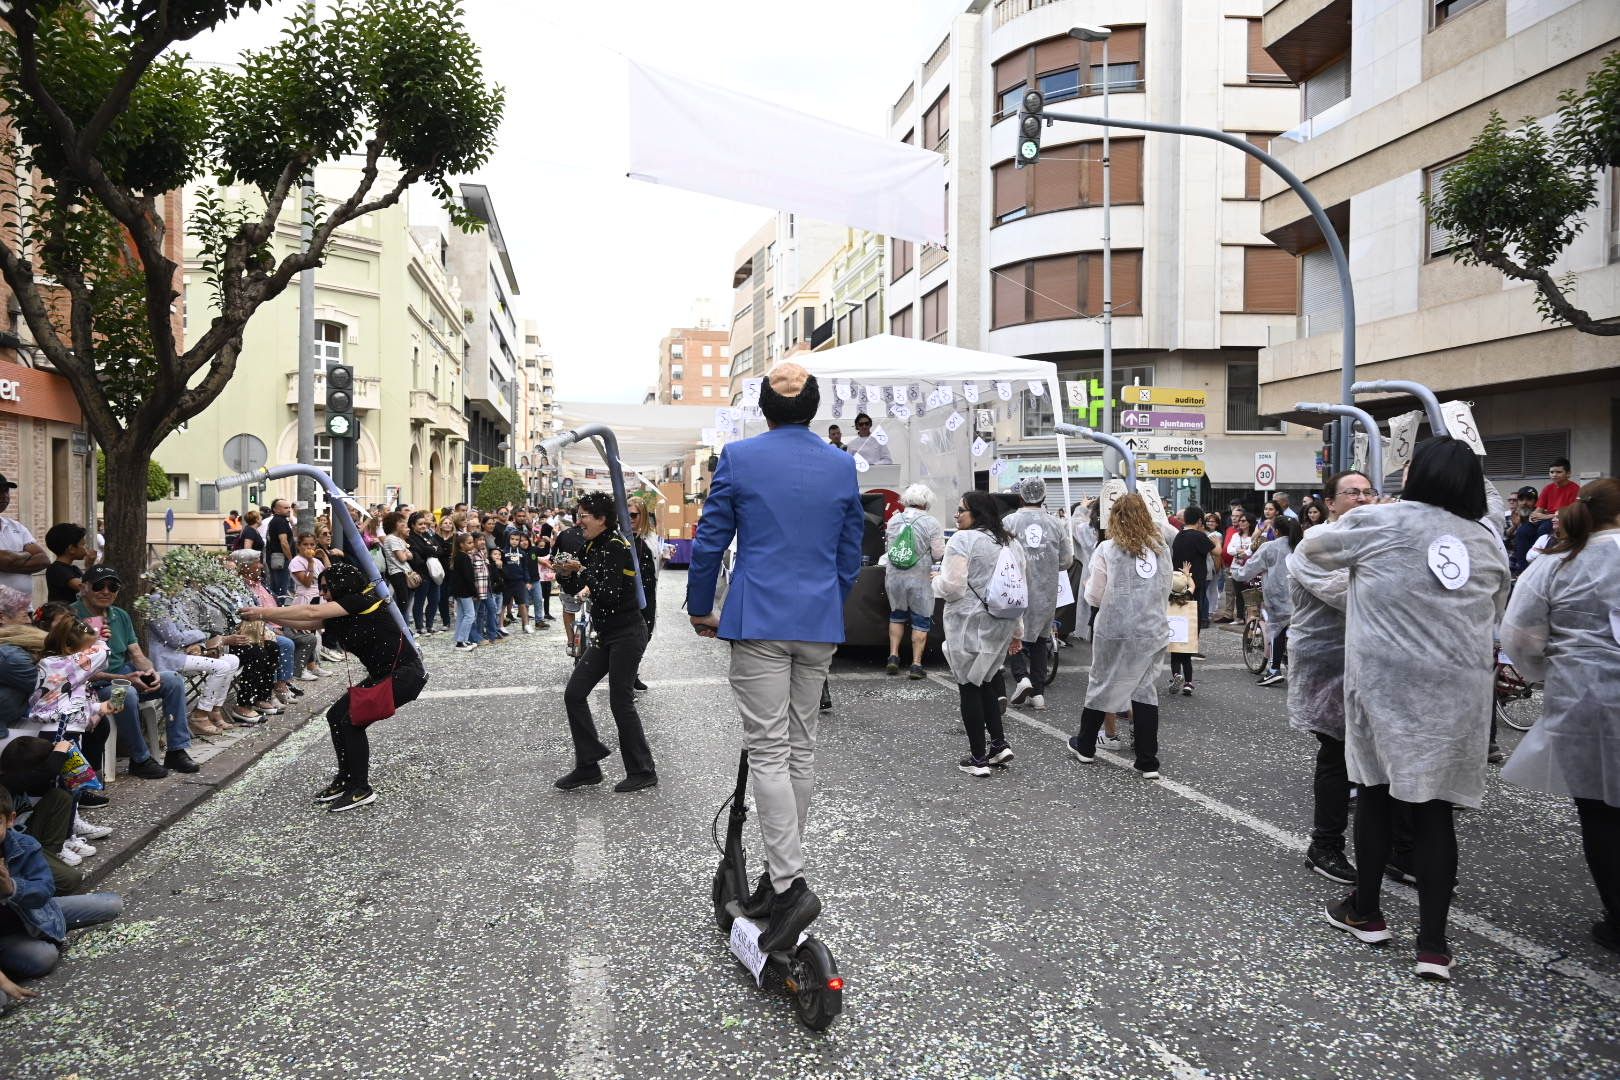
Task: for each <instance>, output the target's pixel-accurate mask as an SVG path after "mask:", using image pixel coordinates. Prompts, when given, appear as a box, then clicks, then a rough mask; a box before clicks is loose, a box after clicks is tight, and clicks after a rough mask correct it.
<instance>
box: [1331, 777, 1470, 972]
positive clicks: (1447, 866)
mask: <svg viewBox="0 0 1620 1080" xmlns="http://www.w3.org/2000/svg"><path fill="white" fill-rule="evenodd" d="M1403 811H1404V812H1405V814H1406V816H1407V818H1408V819H1409V821H1410V822H1411V828H1412V866H1411V869H1412V872H1413V873H1415V874H1416V875H1417V892H1418V938H1417V947H1418V951H1419V952H1435V953H1444V954H1446V955H1450V953H1451V950H1450V949H1449V948H1448V947H1447V945H1446V918H1447V916H1448V915H1449V914H1450V912H1451V896H1452V893H1453V892H1455V891H1456V889H1457V832H1456V828H1455V825H1454V823H1453V821H1452V809H1451V804H1450V803H1448V802H1444V801H1442V800H1440V799H1431V800H1430V801H1428V802H1423V803H1408V802H1402V801H1401V800H1400V799H1397V798H1394V797H1393V796H1391V795H1390V793H1389V785H1388V784H1378V785H1376V786H1374V787H1363V788H1362V789H1361V790H1360V792H1359V793H1358V794H1357V795H1356V896H1355V908H1356V914H1358V915H1362V916H1369V915H1377V914H1379V907H1378V896H1379V893H1380V892H1381V891H1382V889H1383V884H1384V867H1385V865H1386V864H1387V863H1388V862H1389V861H1390V855H1391V852H1392V850H1393V848H1394V846H1395V833H1396V828H1397V825H1398V817H1399V815H1400V814H1401V813H1402V812H1403Z"/></svg>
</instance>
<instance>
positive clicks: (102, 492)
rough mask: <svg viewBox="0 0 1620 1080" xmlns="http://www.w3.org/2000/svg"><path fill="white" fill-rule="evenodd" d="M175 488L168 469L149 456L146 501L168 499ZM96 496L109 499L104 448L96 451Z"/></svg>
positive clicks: (103, 499) (152, 501)
mask: <svg viewBox="0 0 1620 1080" xmlns="http://www.w3.org/2000/svg"><path fill="white" fill-rule="evenodd" d="M172 490H174V489H173V488H172V487H170V485H169V474H168V472H167V470H165V469H164V468H163V466H162V465H161V464H159V463H158V460H157V458H148V459H147V462H146V501H147V502H149V503H154V502H157V501H158V500H159V499H167V498H168V497H169V492H170V491H172ZM96 498H98V499H100V500H102V501H103V502H105V501H106V500H107V453H106V451H104V450H97V451H96Z"/></svg>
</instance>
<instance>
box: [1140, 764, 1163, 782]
mask: <svg viewBox="0 0 1620 1080" xmlns="http://www.w3.org/2000/svg"><path fill="white" fill-rule="evenodd" d="M1135 768H1136V771H1137V772H1138V773H1140V774H1141V776H1142V779H1144V780H1157V779H1158V778H1159V770H1158V769H1144V768H1142V767H1141V766H1135Z"/></svg>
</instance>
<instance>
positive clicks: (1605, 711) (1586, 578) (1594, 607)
mask: <svg viewBox="0 0 1620 1080" xmlns="http://www.w3.org/2000/svg"><path fill="white" fill-rule="evenodd" d="M1558 523H1559V526H1560V530H1559V531H1560V533H1561V534H1562V536H1563V539H1562V540H1560V541H1559V542H1558V543H1557V544H1555V545H1553V546H1552V547H1551V548H1549V549H1548V551H1547V553H1546V554H1545V555H1544V556H1543V557H1541V558H1540V559H1537V560H1536V561H1535V562H1533V563H1531V564H1530V567H1529V569H1527V570H1526V571H1525V572H1524V573H1523V574H1522V575H1520V577H1519V580H1518V582H1517V584H1515V586H1514V588H1513V599H1512V600H1511V601H1510V602H1509V603H1508V608H1507V615H1506V616H1505V617H1504V618H1503V620H1502V651H1503V652H1504V653H1506V654H1507V655H1508V656H1509V657H1511V658H1512V660H1513V664H1514V666H1515V667H1516V668H1518V669H1519V672H1520V674H1522V675H1523V676H1524V677H1525V678H1526V679H1530V680H1532V681H1538V682H1539V681H1545V682H1546V692H1545V697H1544V700H1543V705H1542V712H1541V718H1540V719H1539V720H1537V721H1536V725H1535V727H1533V728H1531V729H1530V732H1529V734H1527V735H1525V737H1524V738H1523V739H1522V740H1520V742H1519V748H1518V749H1517V750H1515V751H1514V752H1513V757H1512V758H1511V759H1509V761H1508V763H1507V766H1506V767H1505V768H1503V770H1502V778H1503V779H1504V780H1508V781H1510V782H1512V783H1515V784H1518V785H1520V786H1521V787H1527V788H1534V789H1535V790H1537V791H1550V792H1552V793H1553V794H1555V795H1569V796H1571V797H1573V798H1574V800H1575V809H1576V812H1577V813H1578V814H1579V815H1580V819H1581V840H1582V844H1583V846H1584V848H1585V850H1586V865H1587V866H1588V867H1589V868H1590V869H1591V871H1592V879H1593V881H1594V882H1595V883H1596V884H1597V890H1598V896H1599V898H1600V899H1601V900H1602V901H1603V908H1604V917H1603V918H1602V919H1599V920H1598V921H1597V922H1595V923H1593V924H1592V936H1593V937H1594V938H1595V939H1596V940H1597V942H1598V944H1600V945H1602V946H1604V947H1605V948H1608V949H1613V950H1615V951H1617V952H1620V480H1616V479H1615V478H1613V477H1604V478H1603V479H1601V480H1594V481H1592V482H1591V483H1589V484H1587V485H1585V486H1584V487H1582V488H1581V492H1580V495H1579V496H1578V497H1577V498H1576V501H1575V502H1574V503H1572V504H1570V505H1569V506H1566V507H1564V508H1563V509H1562V510H1560V511H1559V512H1558Z"/></svg>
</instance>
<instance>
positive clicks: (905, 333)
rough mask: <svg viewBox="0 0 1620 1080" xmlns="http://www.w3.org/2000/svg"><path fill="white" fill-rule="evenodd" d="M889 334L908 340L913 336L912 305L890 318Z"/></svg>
mask: <svg viewBox="0 0 1620 1080" xmlns="http://www.w3.org/2000/svg"><path fill="white" fill-rule="evenodd" d="M889 333H891V334H893V335H894V336H895V337H904V338H908V337H910V336H911V305H910V304H907V305H906V306H905V307H903V308H901V309H900V310H899V311H897V312H895V313H894V314H893V315H890V316H889Z"/></svg>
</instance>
